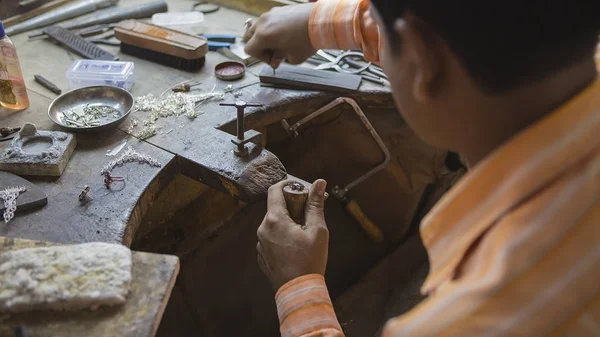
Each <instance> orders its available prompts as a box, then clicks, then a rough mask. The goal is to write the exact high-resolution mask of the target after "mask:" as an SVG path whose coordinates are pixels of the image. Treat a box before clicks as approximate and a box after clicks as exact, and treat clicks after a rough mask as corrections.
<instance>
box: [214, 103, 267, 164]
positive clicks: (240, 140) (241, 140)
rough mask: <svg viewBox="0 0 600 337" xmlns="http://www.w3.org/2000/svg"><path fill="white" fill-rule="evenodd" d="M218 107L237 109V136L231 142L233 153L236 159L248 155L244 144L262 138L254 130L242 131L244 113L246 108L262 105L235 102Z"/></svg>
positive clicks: (221, 104) (260, 134)
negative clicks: (233, 145) (233, 146)
mask: <svg viewBox="0 0 600 337" xmlns="http://www.w3.org/2000/svg"><path fill="white" fill-rule="evenodd" d="M219 105H220V106H233V107H235V108H236V109H237V136H236V138H234V139H232V140H231V142H232V143H233V144H235V145H236V148H235V149H234V150H233V153H234V154H235V155H236V156H238V157H245V156H247V155H248V148H247V147H246V143H249V142H252V141H254V140H255V139H257V138H260V137H262V133H260V132H258V131H256V130H248V131H244V113H245V110H246V108H247V107H261V106H262V104H255V103H246V102H244V101H236V102H235V103H220V104H219Z"/></svg>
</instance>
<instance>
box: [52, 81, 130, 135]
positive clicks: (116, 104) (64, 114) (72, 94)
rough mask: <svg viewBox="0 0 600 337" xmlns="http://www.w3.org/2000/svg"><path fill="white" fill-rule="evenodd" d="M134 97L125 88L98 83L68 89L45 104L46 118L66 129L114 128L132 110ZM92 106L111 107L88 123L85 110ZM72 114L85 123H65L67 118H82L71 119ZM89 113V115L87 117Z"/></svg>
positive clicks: (78, 130)
mask: <svg viewBox="0 0 600 337" xmlns="http://www.w3.org/2000/svg"><path fill="white" fill-rule="evenodd" d="M133 104H134V100H133V96H132V95H131V94H130V93H129V92H128V91H126V90H124V89H121V88H117V87H113V86H107V85H101V86H92V87H84V88H79V89H75V90H71V91H69V92H67V93H64V94H62V95H61V96H58V97H57V98H56V99H55V100H54V101H53V102H52V103H50V106H49V107H48V117H50V119H51V120H52V121H53V122H54V123H56V124H58V125H60V126H61V127H63V128H65V129H69V130H71V131H73V132H95V131H102V130H106V129H109V128H111V127H116V125H117V124H119V122H121V121H122V120H123V119H125V118H126V117H127V116H128V115H129V113H130V112H131V110H132V109H133ZM86 107H87V108H90V107H92V108H94V107H109V108H112V109H114V111H113V112H111V113H110V114H107V116H98V115H97V114H96V115H95V116H94V118H93V120H94V122H93V123H89V122H87V121H89V118H91V116H90V115H89V114H87V113H86V111H89V110H90V109H86ZM73 113H75V114H77V115H78V117H79V116H82V117H80V118H84V119H83V120H86V122H78V124H79V125H80V126H75V125H73V124H69V123H67V122H66V120H67V119H70V120H74V121H81V120H82V119H71V118H69V117H68V116H72V115H73ZM88 116H89V117H88Z"/></svg>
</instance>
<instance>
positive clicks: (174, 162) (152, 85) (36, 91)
mask: <svg viewBox="0 0 600 337" xmlns="http://www.w3.org/2000/svg"><path fill="white" fill-rule="evenodd" d="M143 2H146V0H127V1H124V0H121V5H120V6H131V5H135V4H138V3H143ZM191 4H192V2H191V1H188V0H169V1H168V5H169V11H186V10H189V8H190V7H191ZM248 17H249V15H248V14H244V13H241V12H238V11H234V10H230V9H227V8H221V9H220V10H219V11H218V12H216V13H213V14H207V15H206V16H205V18H206V23H207V31H206V33H224V34H235V35H237V36H241V35H242V34H243V24H244V21H246V19H247V18H248ZM26 35H27V33H23V34H19V35H16V36H10V38H11V39H12V40H13V42H14V43H15V45H16V48H17V52H18V55H19V58H20V61H21V67H22V69H23V73H24V77H25V80H26V85H27V88H28V94H29V99H30V103H31V105H30V107H29V108H28V109H26V110H24V111H18V112H11V111H7V110H1V109H0V124H1V125H2V126H12V127H17V126H22V125H23V124H24V123H25V122H31V123H34V124H36V125H37V128H38V129H40V130H61V129H60V127H58V126H57V125H54V124H53V123H52V122H51V121H50V119H49V118H48V117H47V109H48V106H49V104H50V103H51V102H52V100H53V99H54V98H56V97H57V96H56V95H55V94H53V93H51V92H49V91H48V90H46V89H45V88H43V87H41V86H40V85H39V84H37V83H36V82H34V79H33V76H34V74H40V75H43V76H44V77H46V78H48V79H49V80H51V81H52V82H54V83H55V84H56V85H57V86H58V87H60V88H61V89H63V92H66V91H67V90H68V88H69V87H68V82H67V79H66V76H65V73H66V70H67V69H68V67H69V66H70V64H71V62H72V61H73V60H74V59H78V58H79V56H76V55H74V54H71V53H70V52H68V51H67V50H66V49H63V48H62V47H59V46H56V45H54V44H53V43H52V42H50V41H47V40H36V41H27V36H26ZM101 47H102V48H106V49H107V50H110V51H112V52H113V53H116V54H118V55H119V56H120V60H121V61H133V62H134V63H135V85H134V86H133V88H132V90H131V93H132V94H133V95H134V96H142V95H147V94H154V95H156V96H158V95H160V94H161V93H162V92H164V91H165V90H167V89H169V88H170V87H172V86H173V85H176V84H178V83H181V82H183V81H186V80H195V81H199V82H202V85H201V86H199V87H195V88H194V89H195V90H197V91H198V93H201V92H208V91H212V90H217V91H218V90H223V89H225V88H227V86H228V85H233V86H234V87H237V86H243V85H245V84H249V83H253V82H257V81H258V77H257V75H258V73H259V72H260V71H261V69H262V68H263V67H264V64H262V63H259V64H257V65H254V66H251V67H249V68H248V69H247V72H246V75H245V77H244V78H243V79H241V80H239V81H236V82H225V81H221V80H218V79H216V78H215V76H214V73H213V69H214V66H215V65H216V64H218V63H219V62H222V61H226V60H228V59H227V58H225V57H224V56H222V55H221V54H219V53H216V52H209V54H208V55H207V57H206V64H205V65H204V67H203V68H202V69H201V70H200V71H198V72H185V71H180V70H177V69H174V68H169V67H166V66H162V65H159V64H156V63H152V62H150V61H146V60H143V59H138V58H135V57H132V56H128V55H124V54H121V53H119V52H118V47H109V46H104V45H101ZM240 93H241V95H240V96H239V97H234V95H233V94H231V93H229V94H227V95H226V98H225V100H223V101H213V102H208V103H205V104H204V105H202V108H201V114H200V115H199V116H198V117H197V118H195V119H188V118H187V117H185V116H183V115H182V116H179V117H169V118H165V119H159V120H158V121H157V126H159V129H158V134H157V135H155V136H153V137H151V138H148V139H145V140H141V139H138V138H136V135H137V133H138V132H139V130H140V128H139V127H138V128H137V129H136V130H135V131H133V132H132V131H131V130H130V129H129V128H128V126H129V124H130V121H131V120H133V119H135V120H139V121H140V122H141V121H143V120H144V119H145V118H146V117H147V115H145V114H144V113H142V112H134V113H132V114H131V115H130V116H129V117H128V119H127V120H125V121H124V122H123V123H121V124H120V125H119V126H118V128H115V129H112V130H108V131H104V132H101V133H94V134H87V133H77V147H76V150H75V152H74V154H73V156H72V157H71V159H70V161H69V163H68V165H67V167H66V170H65V171H64V173H63V174H62V176H60V177H59V178H41V177H26V178H27V179H28V180H30V181H31V182H33V183H34V184H36V185H37V186H39V187H40V188H41V189H42V190H44V191H45V192H46V194H47V195H48V204H47V205H46V206H44V207H40V208H36V209H32V210H29V211H25V212H19V213H17V214H16V216H15V218H14V219H13V220H12V221H11V222H10V223H9V224H4V223H0V236H2V237H7V238H19V239H28V240H38V241H48V242H54V243H62V244H75V243H83V242H94V241H101V242H110V243H121V244H124V245H126V246H130V245H131V243H132V241H133V240H134V238H136V235H138V234H139V233H136V232H137V230H138V228H139V226H140V223H141V222H142V219H143V218H144V216H146V215H147V214H148V213H149V212H150V211H156V208H157V207H159V208H160V207H163V206H165V204H166V203H165V202H164V201H163V202H162V203H158V204H157V203H156V201H157V198H158V196H159V195H160V193H161V192H162V191H164V190H165V189H166V188H167V187H168V186H170V184H171V183H172V182H173V181H174V179H175V177H178V176H182V175H183V176H185V177H188V178H191V179H193V180H195V181H197V182H200V183H202V184H204V185H206V186H208V187H209V188H212V189H215V190H218V191H221V192H223V193H224V194H226V195H229V196H231V197H233V198H235V199H238V200H240V201H241V202H243V204H245V203H246V202H249V203H252V202H256V201H257V200H264V197H265V194H266V187H265V186H263V188H261V189H249V190H248V189H246V187H245V186H244V179H245V178H248V177H247V175H248V172H257V171H261V170H260V168H259V169H258V170H254V171H252V170H253V168H252V167H250V169H249V165H253V163H252V162H251V161H247V162H244V161H240V160H238V159H235V158H236V157H235V156H234V154H233V151H232V150H233V148H234V145H233V144H232V143H231V139H232V137H233V133H234V132H235V125H236V111H235V109H232V108H228V107H220V106H219V103H221V102H234V101H235V100H238V99H239V100H244V101H247V102H252V103H260V104H262V105H263V107H261V108H254V109H248V110H247V111H246V115H245V118H246V130H248V129H256V130H261V131H262V130H263V128H265V127H266V126H268V125H272V124H275V123H278V122H279V121H281V120H282V119H283V118H294V117H296V116H298V118H300V117H302V116H304V115H306V114H308V113H310V112H312V111H315V110H317V109H318V108H320V107H321V106H323V105H325V104H327V103H328V102H330V101H331V100H333V99H334V98H336V97H339V94H333V93H324V92H317V91H295V90H283V89H272V88H263V87H261V86H260V85H258V84H256V85H253V86H249V87H246V88H244V89H242V90H240ZM349 97H352V98H354V99H355V100H356V101H357V102H358V103H359V104H361V105H364V106H369V107H371V108H377V107H382V108H393V106H394V105H393V101H392V98H391V95H390V88H389V87H386V86H378V85H374V84H371V83H369V82H364V81H363V84H362V85H361V88H360V90H359V91H358V92H354V93H352V94H350V95H349ZM265 136H266V135H265ZM124 139H126V140H127V146H131V147H132V148H133V149H134V150H136V151H138V152H140V153H143V154H148V155H150V156H152V157H153V158H155V159H157V160H158V161H159V162H160V163H161V164H162V166H161V167H160V168H156V167H150V166H148V165H139V164H137V163H130V164H126V165H124V166H123V167H118V168H116V169H115V172H114V173H115V175H119V176H122V177H124V178H125V180H126V183H125V186H124V187H123V188H117V189H110V190H108V189H106V188H105V186H104V184H103V177H102V176H101V175H100V170H101V169H102V167H103V166H104V165H105V164H107V163H108V162H109V161H110V160H112V159H114V157H107V156H106V155H105V154H106V152H107V151H108V150H110V149H113V148H114V147H116V146H117V145H118V144H120V143H121V142H122V141H123V140H124ZM7 145H8V142H4V143H0V151H2V150H3V149H4V148H5V147H6V146H7ZM252 146H254V145H252ZM256 147H257V148H260V144H259V145H256ZM121 153H122V152H121ZM261 153H262V154H261V155H265V154H266V155H270V158H275V159H276V157H275V156H274V155H272V154H270V152H268V151H267V150H262V152H261ZM255 159H256V158H255V157H253V158H252V160H253V161H256V160H255ZM267 164H269V163H267ZM259 165H260V163H259ZM259 173H260V172H259ZM244 175H246V177H245V176H244ZM85 185H88V186H90V188H91V192H90V196H91V198H92V200H91V201H90V202H89V203H87V204H85V205H82V204H81V203H80V202H79V200H78V195H79V193H80V192H81V190H82V189H83V187H84V186H85ZM267 187H268V186H267ZM421 192H422V191H420V192H419V193H421ZM175 197H179V196H175ZM167 203H168V202H167ZM413 206H414V207H416V202H414V205H413V204H410V207H413ZM414 207H413V208H414ZM260 212H263V211H262V210H260V211H259V212H258V213H260ZM263 214H264V213H263ZM251 232H252V231H251ZM250 236H252V237H254V236H253V234H251V235H250ZM3 240H5V239H3ZM134 256H135V257H136V258H137V259H142V260H143V259H147V258H150V257H148V256H146V255H143V254H142V253H136V255H134ZM151 259H154V260H152V261H150V263H149V264H148V263H146V265H147V266H148V267H151V266H152V265H153V264H156V263H159V262H160V261H158V260H156V259H158V258H157V257H151ZM163 267H164V268H165V270H164V272H165V273H167V274H169V275H176V274H177V271H176V269H177V268H178V265H176V264H174V263H173V261H170V263H169V264H168V265H163ZM134 272H136V271H135V270H134ZM158 282H159V283H160V282H161V281H160V280H159V281H158ZM162 282H163V284H162V285H161V287H162V288H161V289H163V290H164V291H163V295H164V296H163V298H162V299H161V301H156V302H153V303H149V305H150V306H152V308H153V311H152V313H153V315H154V316H153V318H154V319H156V320H160V317H161V315H162V311H161V310H154V309H157V308H161V307H164V305H165V304H166V302H167V300H168V297H169V295H170V287H169V286H168V284H166V283H169V282H172V280H171V279H168V278H165V279H164V280H162ZM265 298H267V297H265ZM90 319H92V318H90ZM99 319H100V320H102V318H99ZM116 319H117V320H118V318H116ZM99 322H100V321H99ZM144 322H145V323H144ZM144 322H140V324H141V325H142V326H143V328H142V326H140V327H139V328H140V329H142V330H140V331H147V332H149V333H148V334H139V336H142V335H143V336H146V335H151V334H152V333H153V331H154V324H156V322H155V321H151V320H147V321H144ZM98 324H100V326H102V324H103V323H101V322H100V323H98ZM115 324H117V323H115ZM144 324H145V325H144ZM67 325H68V324H67ZM71 329H75V330H68V329H67V330H63V331H78V330H77V329H76V328H73V327H71ZM99 329H100V328H99ZM94 331H95V333H97V335H101V334H102V330H94ZM55 332H56V331H55ZM59 335H60V333H59ZM109 335H112V334H109ZM115 335H120V334H115ZM134 335H136V336H138V335H137V334H134Z"/></svg>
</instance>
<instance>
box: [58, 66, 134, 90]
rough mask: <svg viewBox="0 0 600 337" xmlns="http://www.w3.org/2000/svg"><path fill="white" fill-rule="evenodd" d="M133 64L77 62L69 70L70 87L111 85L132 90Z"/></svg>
mask: <svg viewBox="0 0 600 337" xmlns="http://www.w3.org/2000/svg"><path fill="white" fill-rule="evenodd" d="M134 67H135V65H134V63H133V62H114V61H99V60H76V61H73V63H72V64H71V66H70V67H69V70H67V79H68V80H69V87H71V89H77V88H82V87H89V86H94V85H111V86H114V87H119V88H123V89H125V90H130V89H131V87H132V86H133V68H134Z"/></svg>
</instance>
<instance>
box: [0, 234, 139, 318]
mask: <svg viewBox="0 0 600 337" xmlns="http://www.w3.org/2000/svg"><path fill="white" fill-rule="evenodd" d="M0 282H1V283H2V289H0V312H2V311H3V312H9V313H16V312H24V311H33V310H49V309H54V310H76V309H91V308H95V307H97V306H102V305H117V304H123V303H124V302H125V299H126V297H127V294H128V293H129V285H130V282H131V251H130V250H129V248H127V247H124V246H122V245H118V244H108V243H99V242H98V243H84V244H80V245H72V246H53V247H36V248H24V249H17V250H8V251H4V252H0Z"/></svg>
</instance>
